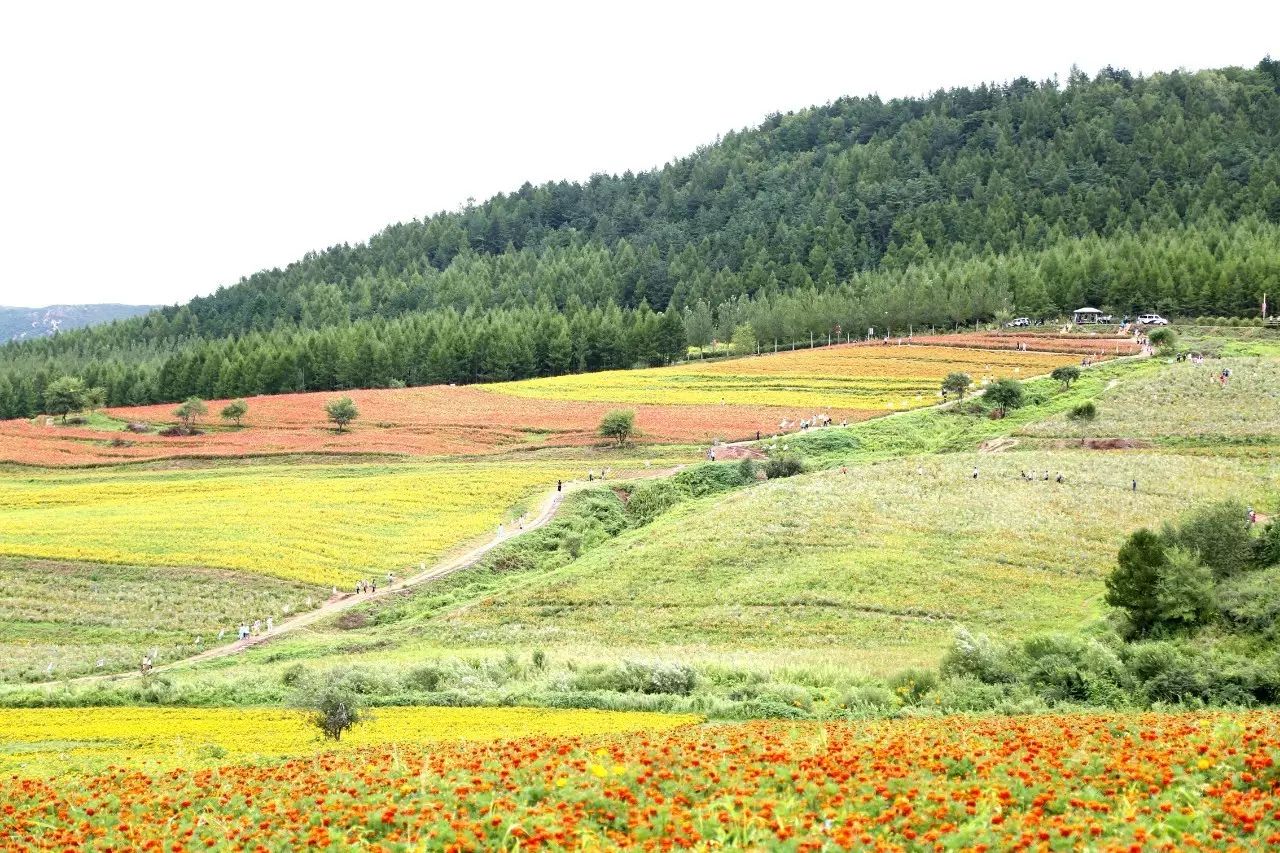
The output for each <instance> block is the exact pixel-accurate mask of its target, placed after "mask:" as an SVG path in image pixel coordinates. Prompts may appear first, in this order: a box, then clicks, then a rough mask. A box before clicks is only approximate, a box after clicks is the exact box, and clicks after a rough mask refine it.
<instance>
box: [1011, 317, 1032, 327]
mask: <svg viewBox="0 0 1280 853" xmlns="http://www.w3.org/2000/svg"><path fill="white" fill-rule="evenodd" d="M1030 325H1031V318H1030V317H1014V318H1013V319H1012V320H1010V321H1009V322H1007V323H1005V326H1007V327H1008V328H1010V329H1018V328H1021V327H1023V326H1030Z"/></svg>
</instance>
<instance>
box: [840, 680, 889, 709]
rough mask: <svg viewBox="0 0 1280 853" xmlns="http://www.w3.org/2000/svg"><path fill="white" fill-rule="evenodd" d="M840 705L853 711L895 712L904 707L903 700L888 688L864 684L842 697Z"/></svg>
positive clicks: (848, 691) (851, 689)
mask: <svg viewBox="0 0 1280 853" xmlns="http://www.w3.org/2000/svg"><path fill="white" fill-rule="evenodd" d="M840 704H841V706H842V707H844V708H846V709H848V710H852V711H858V710H874V711H894V710H897V709H898V708H900V707H902V698H901V697H900V696H898V694H897V693H894V692H893V691H892V690H890V689H889V688H888V687H884V686H882V685H879V684H862V685H859V686H857V687H853V688H850V689H849V690H847V691H846V692H845V694H844V696H842V697H841V699H840Z"/></svg>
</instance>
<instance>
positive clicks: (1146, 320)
mask: <svg viewBox="0 0 1280 853" xmlns="http://www.w3.org/2000/svg"><path fill="white" fill-rule="evenodd" d="M1138 322H1139V323H1141V324H1142V325H1144V326H1167V325H1169V321H1168V320H1166V319H1165V318H1163V317H1161V316H1160V315H1159V314H1140V315H1138Z"/></svg>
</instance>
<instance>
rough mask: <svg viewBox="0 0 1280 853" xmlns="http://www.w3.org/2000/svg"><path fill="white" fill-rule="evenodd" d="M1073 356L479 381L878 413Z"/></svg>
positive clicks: (513, 387) (783, 364)
mask: <svg viewBox="0 0 1280 853" xmlns="http://www.w3.org/2000/svg"><path fill="white" fill-rule="evenodd" d="M940 340H948V338H947V337H943V338H941V339H940ZM1078 362H1079V358H1078V357H1076V356H1073V355H1070V354H1065V353H1033V352H1018V351H1013V350H1008V351H1000V350H994V351H993V350H977V349H967V348H964V347H954V346H952V347H947V346H914V345H913V346H905V345H903V346H898V345H890V346H883V345H879V344H876V345H864V344H851V345H845V346H834V347H825V348H822V349H816V350H801V351H799V352H785V353H779V354H777V355H767V356H762V357H759V358H748V359H735V360H732V361H722V362H713V363H709V364H699V363H689V364H683V365H678V366H675V367H663V368H655V369H653V370H613V371H607V372H604V373H591V374H583V375H577V376H553V377H549V378H546V379H527V380H525V381H523V382H508V383H505V384H502V385H490V386H487V387H488V388H489V389H490V390H493V391H496V392H499V393H502V394H509V395H512V396H518V397H525V398H543V399H545V398H552V399H563V400H592V401H610V402H615V403H633V404H634V403H643V402H646V401H649V400H655V399H661V400H664V401H666V402H668V403H674V404H681V405H684V404H692V405H709V404H710V405H714V404H738V405H741V404H752V405H765V406H777V407H782V408H786V407H790V408H793V409H800V410H802V411H803V410H808V413H812V411H814V410H820V411H827V412H828V414H830V412H829V411H828V410H834V411H838V412H844V411H860V412H884V411H886V410H890V411H891V410H895V409H898V410H905V409H914V408H919V407H920V406H928V405H933V404H934V403H936V402H938V397H939V394H938V383H939V381H940V380H941V379H942V377H944V376H946V375H947V374H948V373H950V372H952V371H961V372H965V373H969V374H970V375H971V376H972V377H973V380H974V382H975V383H977V384H983V383H985V382H988V381H991V380H994V379H1001V378H1004V377H1007V376H1012V377H1015V378H1016V377H1022V378H1028V377H1031V376H1036V375H1039V374H1042V373H1048V372H1050V371H1051V370H1053V368H1055V367H1059V366H1061V365H1064V364H1075V363H1078ZM833 417H834V415H833ZM770 431H773V430H772V429H771V430H770Z"/></svg>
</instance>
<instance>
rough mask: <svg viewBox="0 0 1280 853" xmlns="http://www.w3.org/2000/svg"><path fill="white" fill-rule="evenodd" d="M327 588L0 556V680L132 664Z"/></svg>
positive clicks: (297, 606)
mask: <svg viewBox="0 0 1280 853" xmlns="http://www.w3.org/2000/svg"><path fill="white" fill-rule="evenodd" d="M328 595H329V590H328V589H327V588H325V587H317V586H312V585H307V584H302V583H298V582H296V581H285V580H279V579H276V578H271V577H265V576H257V577H253V578H246V577H245V576H244V575H242V574H239V573H236V572H230V571H223V570H217V569H176V568H163V569H157V568H154V567H141V566H112V565H103V564H100V563H76V562H61V561H49V560H24V559H16V558H0V683H4V682H17V681H35V680H46V679H51V678H52V679H60V678H67V677H72V676H77V675H85V674H88V673H93V672H119V671H121V670H130V669H136V668H137V666H138V665H139V662H140V661H141V660H142V656H143V655H145V654H150V653H152V652H155V653H156V655H155V657H156V659H157V661H158V662H159V663H166V662H169V661H172V660H176V659H178V658H180V657H186V656H188V655H192V654H195V653H197V652H198V651H200V650H201V649H202V648H208V647H210V646H212V645H215V644H217V643H218V642H219V638H218V634H219V632H222V631H225V632H226V635H225V637H234V636H235V629H236V626H237V625H239V624H240V623H241V622H249V623H252V622H253V621H254V620H255V619H263V620H265V619H266V618H267V617H268V616H272V617H274V618H275V619H276V620H277V621H279V620H281V619H283V618H284V617H285V616H287V615H289V614H290V613H297V612H300V611H302V610H306V609H308V608H309V607H310V606H311V605H314V604H318V603H320V602H321V601H323V600H324V599H325V598H327V597H328ZM225 637H224V639H223V641H224V642H225ZM197 640H199V641H200V642H199V643H197ZM99 662H101V666H99Z"/></svg>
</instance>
